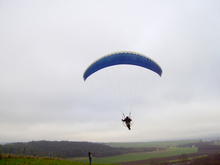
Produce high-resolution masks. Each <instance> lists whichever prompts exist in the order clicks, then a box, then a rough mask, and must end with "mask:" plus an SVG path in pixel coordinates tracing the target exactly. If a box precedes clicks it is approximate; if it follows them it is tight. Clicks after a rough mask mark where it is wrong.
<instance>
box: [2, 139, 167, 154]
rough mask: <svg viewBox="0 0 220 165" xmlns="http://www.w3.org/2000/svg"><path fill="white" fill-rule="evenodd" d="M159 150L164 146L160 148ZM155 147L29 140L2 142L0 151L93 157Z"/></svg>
mask: <svg viewBox="0 0 220 165" xmlns="http://www.w3.org/2000/svg"><path fill="white" fill-rule="evenodd" d="M160 149H161V150H162V149H164V148H160ZM155 150H157V148H155V147H146V148H122V147H120V148H115V147H110V146H108V145H105V144H104V143H91V142H73V141H31V142H27V143H21V142H17V143H7V144H3V145H2V147H1V151H2V152H3V153H5V154H7V153H9V152H10V153H11V154H16V155H21V154H24V155H33V156H37V155H38V156H51V157H59V158H66V157H86V156H88V155H87V154H88V152H89V151H91V152H92V155H93V156H94V157H105V156H114V155H121V154H125V153H131V152H148V151H155Z"/></svg>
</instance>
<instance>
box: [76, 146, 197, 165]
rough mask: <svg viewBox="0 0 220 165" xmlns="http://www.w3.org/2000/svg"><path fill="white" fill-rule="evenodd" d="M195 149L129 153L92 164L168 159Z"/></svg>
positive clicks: (96, 159) (195, 149) (95, 160)
mask: <svg viewBox="0 0 220 165" xmlns="http://www.w3.org/2000/svg"><path fill="white" fill-rule="evenodd" d="M197 150H198V149H197V148H169V149H167V150H165V151H161V150H159V151H153V152H142V153H129V154H123V155H117V156H110V157H104V158H93V162H94V163H109V164H114V163H121V162H130V161H137V160H144V159H150V158H160V157H168V156H175V155H181V154H183V153H184V154H190V153H195V152H197ZM75 161H81V162H84V161H88V158H81V159H80V158H78V159H75Z"/></svg>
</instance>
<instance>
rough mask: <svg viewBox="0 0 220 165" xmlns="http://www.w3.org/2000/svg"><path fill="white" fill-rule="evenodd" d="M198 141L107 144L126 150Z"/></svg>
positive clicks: (174, 145)
mask: <svg viewBox="0 0 220 165" xmlns="http://www.w3.org/2000/svg"><path fill="white" fill-rule="evenodd" d="M195 142H197V141H190V140H182V141H158V142H133V143H130V142H128V143H121V142H118V143H113V142H112V143H105V144H107V145H109V146H110V147H125V148H128V147H129V148H131V147H167V146H169V147H178V146H179V145H182V144H187V143H195Z"/></svg>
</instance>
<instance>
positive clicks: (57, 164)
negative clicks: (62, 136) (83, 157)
mask: <svg viewBox="0 0 220 165" xmlns="http://www.w3.org/2000/svg"><path fill="white" fill-rule="evenodd" d="M12 164H15V165H24V164H28V165H89V163H87V162H74V161H68V160H51V159H49V160H46V159H27V158H7V159H5V158H2V159H1V160H0V165H12ZM93 165H107V164H100V163H97V164H96V163H94V164H93Z"/></svg>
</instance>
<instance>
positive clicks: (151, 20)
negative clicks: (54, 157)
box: [0, 0, 220, 142]
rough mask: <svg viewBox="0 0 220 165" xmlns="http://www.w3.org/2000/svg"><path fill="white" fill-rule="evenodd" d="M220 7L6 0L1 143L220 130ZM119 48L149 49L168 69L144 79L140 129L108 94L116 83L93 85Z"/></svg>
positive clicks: (137, 108) (1, 34)
mask: <svg viewBox="0 0 220 165" xmlns="http://www.w3.org/2000/svg"><path fill="white" fill-rule="evenodd" d="M219 9H220V2H219V1H218V0H216V1H215V0H206V1H204V0H197V1H196V0H194V1H192V0H188V1H187V0H185V1H175V0H169V1H168V0H147V1H146V0H136V1H132V0H105V1H102V0H92V1H90V0H80V1H76V0H75V1H72V0H69V1H68V0H66V1H64V0H60V1H55V0H50V1H49V0H42V1H41V0H37V1H29V0H27V1H22V0H21V1H15V0H14V1H13V0H7V1H3V0H1V1H0V142H16V141H31V140H70V141H93V142H120V141H128V142H129V141H132V142H133V141H154V140H171V139H188V138H199V137H201V136H207V135H219V134H220V120H219V118H220V111H219V110H220V85H219V84H220V74H219V70H220V65H219V63H220V55H219V52H220V47H219V45H220V30H219V29H220V10H219ZM115 51H135V52H139V53H142V54H145V55H147V56H149V57H150V58H152V59H153V60H155V61H156V62H157V63H158V64H160V66H161V67H162V69H163V75H162V77H161V78H160V77H159V76H157V78H158V79H157V80H156V83H149V84H150V85H147V88H145V87H143V88H142V86H140V89H139V91H142V92H143V94H142V95H141V97H140V98H139V101H137V102H135V103H134V108H133V110H132V117H133V120H134V124H133V126H132V130H131V131H128V129H127V128H125V127H124V126H123V125H122V123H121V116H122V114H121V111H120V110H118V109H117V108H115V107H114V103H113V102H112V99H114V98H112V99H108V98H107V97H103V94H104V95H107V96H110V95H109V94H108V92H109V90H110V91H114V90H115V89H113V87H109V88H108V87H105V86H102V85H97V86H93V85H92V83H90V82H91V81H92V78H93V79H96V78H95V76H96V75H95V74H94V76H91V77H90V78H89V79H91V81H89V79H88V81H86V82H84V81H83V78H82V76H83V72H84V71H85V69H86V68H87V67H88V66H89V65H90V64H91V63H92V62H93V61H95V60H96V59H98V58H100V57H101V56H103V55H106V54H109V53H112V52H115ZM104 71H105V70H103V72H102V73H104V74H105V72H104ZM116 72H117V71H116ZM112 73H115V71H114V72H112ZM97 77H98V78H99V79H98V78H97V79H98V81H97V82H99V80H100V79H101V78H102V76H98V74H97ZM122 77H123V76H122ZM100 81H101V80H100ZM149 81H150V80H149ZM140 82H141V81H140ZM145 82H146V83H148V80H146V81H145ZM125 83H126V82H125ZM116 91H117V90H116ZM105 92H106V93H105ZM125 111H126V110H125ZM128 113H129V111H126V112H125V114H128Z"/></svg>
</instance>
